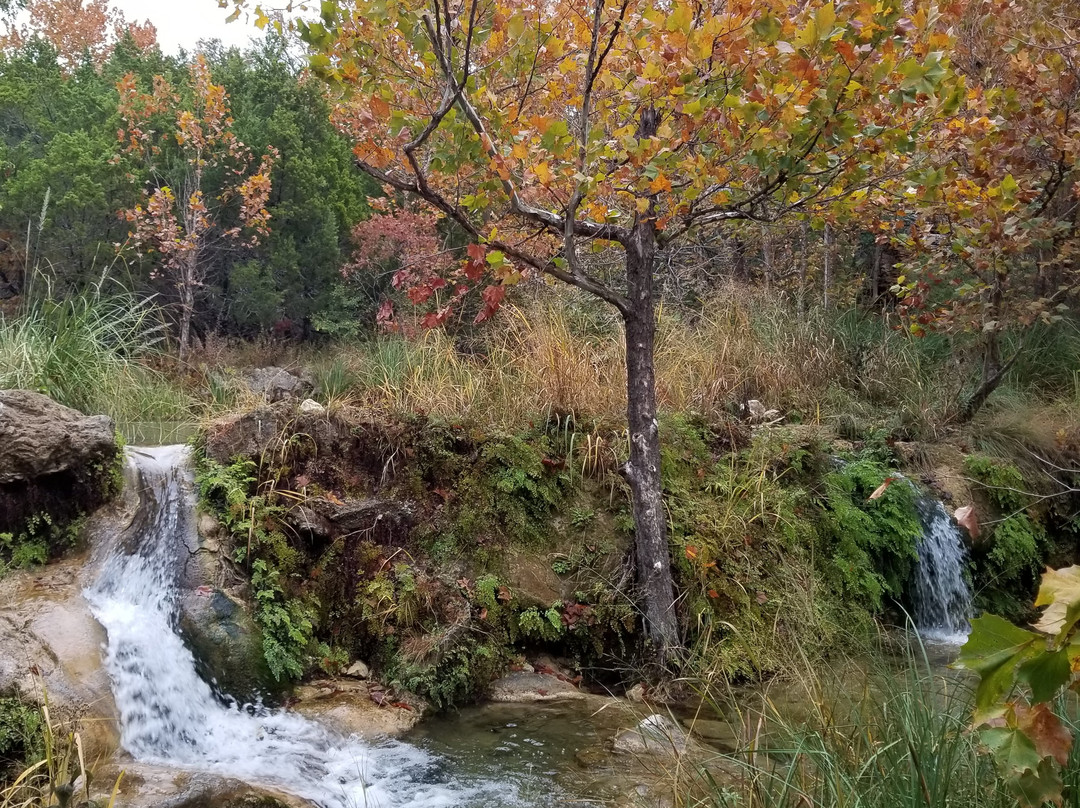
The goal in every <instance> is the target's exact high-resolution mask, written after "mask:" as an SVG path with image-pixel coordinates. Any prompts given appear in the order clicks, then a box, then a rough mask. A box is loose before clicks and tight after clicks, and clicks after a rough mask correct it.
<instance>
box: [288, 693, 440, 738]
mask: <svg viewBox="0 0 1080 808" xmlns="http://www.w3.org/2000/svg"><path fill="white" fill-rule="evenodd" d="M295 695H296V699H297V701H296V704H295V705H294V706H293V709H294V710H295V711H296V712H298V713H300V714H301V715H304V716H307V717H308V718H312V719H315V720H316V721H318V722H319V723H321V724H324V725H325V726H327V727H329V728H330V729H332V730H335V731H336V732H339V733H341V734H342V735H346V736H348V735H357V736H359V737H361V738H363V739H365V740H372V739H375V738H387V737H390V738H396V737H397V736H399V735H403V734H404V733H406V732H408V731H409V730H410V729H412V728H413V727H414V726H416V724H417V722H419V720H420V718H421V717H422V716H423V713H424V708H425V705H424V704H423V703H422V702H420V701H418V700H417V699H415V698H407V699H406V698H402V699H395V700H391V697H389V696H388V695H387V693H386V691H384V690H383V689H382V688H380V687H379V686H378V685H375V684H372V683H369V682H357V681H349V680H345V679H325V680H317V681H314V682H309V683H308V684H304V685H301V686H300V687H298V688H296V691H295Z"/></svg>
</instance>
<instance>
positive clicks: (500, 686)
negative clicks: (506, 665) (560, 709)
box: [487, 671, 586, 704]
mask: <svg viewBox="0 0 1080 808" xmlns="http://www.w3.org/2000/svg"><path fill="white" fill-rule="evenodd" d="M487 696H488V699H489V700H491V701H494V702H502V703H505V704H516V703H522V702H539V701H562V700H565V699H584V698H585V697H586V694H585V693H582V692H581V691H580V690H578V689H577V688H576V687H575V686H574V685H573V684H571V683H570V682H564V681H563V680H562V679H560V678H558V677H557V676H552V675H551V674H547V673H528V672H527V671H513V672H511V673H508V674H507V675H506V676H504V677H502V678H501V679H496V680H495V681H494V682H492V683H491V685H490V686H489V688H488V694H487Z"/></svg>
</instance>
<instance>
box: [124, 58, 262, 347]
mask: <svg viewBox="0 0 1080 808" xmlns="http://www.w3.org/2000/svg"><path fill="white" fill-rule="evenodd" d="M117 89H118V90H119V93H120V105H119V110H120V116H121V119H122V122H123V125H122V126H121V128H120V130H119V132H118V137H119V139H120V149H121V154H122V155H127V156H130V157H134V158H136V159H137V160H138V161H141V162H142V163H144V164H145V165H146V167H147V168H148V170H149V173H150V175H151V177H152V181H151V183H150V185H149V187H147V188H145V189H143V192H142V196H143V200H142V202H141V203H140V204H137V205H136V206H135V207H133V208H131V209H129V210H127V211H124V213H123V216H124V218H125V219H126V220H127V221H128V222H130V223H131V224H132V225H133V229H132V232H131V239H132V241H133V242H134V243H135V245H137V246H140V247H143V248H145V249H147V250H148V251H149V252H151V253H154V254H156V256H157V258H158V262H157V266H156V272H158V273H164V274H166V275H168V276H169V277H170V279H171V281H172V282H173V284H174V285H175V287H176V290H177V292H178V295H179V309H180V359H181V360H183V359H186V358H187V354H188V351H189V349H190V347H191V322H192V318H193V316H194V313H195V295H196V292H197V290H198V289H200V288H201V287H202V286H203V284H204V282H205V280H206V277H207V274H208V272H209V270H210V267H209V264H208V262H207V261H206V253H207V251H208V250H209V249H210V248H211V247H212V246H220V245H221V244H222V243H223V242H229V243H232V244H234V245H247V246H253V245H255V244H256V243H257V242H258V240H259V238H260V237H262V236H264V235H265V234H266V233H267V232H268V231H269V226H268V222H269V217H270V215H269V213H268V211H267V209H266V204H267V200H268V198H269V195H270V189H271V184H270V172H271V169H272V167H273V163H274V160H275V159H276V158H277V152H276V150H275V149H273V147H270V148H268V149H267V151H266V153H265V154H264V155H263V157H262V158H261V160H260V161H259V163H258V165H257V166H255V167H254V169H253V168H252V166H253V164H254V158H253V156H252V153H251V150H250V149H248V147H247V146H245V145H244V144H243V143H242V142H241V141H240V140H239V139H238V138H237V137H236V135H235V134H234V132H233V128H232V127H233V119H232V116H231V115H230V113H229V99H228V95H227V94H226V92H225V88H224V87H222V86H221V85H219V84H214V83H213V82H212V81H211V79H210V69H209V67H208V66H207V63H206V60H205V58H203V57H202V56H198V57H196V59H195V61H194V62H192V64H191V94H192V98H191V100H190V102H189V103H183V102H182V101H181V98H180V96H179V95H177V94H176V93H175V92H174V91H173V88H172V87H171V86H170V85H169V83H168V82H167V81H165V79H164V78H162V77H161V76H157V77H155V79H154V87H153V91H152V92H150V93H143V92H141V91H140V90H139V89H138V85H137V82H136V79H135V76H134V75H133V74H131V73H129V74H127V75H126V76H124V78H123V79H121V81H120V82H119V84H118V85H117ZM170 157H171V158H172V159H171V160H167V159H166V158H170Z"/></svg>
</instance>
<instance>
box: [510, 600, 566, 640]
mask: <svg viewBox="0 0 1080 808" xmlns="http://www.w3.org/2000/svg"><path fill="white" fill-rule="evenodd" d="M517 620H518V628H519V629H520V631H521V635H522V636H523V637H526V638H528V639H531V640H543V641H546V642H555V641H556V640H558V639H559V638H560V637H562V636H563V635H564V634H565V633H566V626H565V625H564V624H563V620H562V612H561V611H560V610H559V609H557V608H555V607H554V606H552V607H551V608H550V609H545V610H543V611H541V610H540V609H538V608H536V607H535V606H533V607H530V608H528V609H525V610H524V611H523V612H521V613H520V614H519V615H518V618H517Z"/></svg>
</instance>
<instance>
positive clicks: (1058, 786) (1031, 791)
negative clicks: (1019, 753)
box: [1008, 758, 1064, 808]
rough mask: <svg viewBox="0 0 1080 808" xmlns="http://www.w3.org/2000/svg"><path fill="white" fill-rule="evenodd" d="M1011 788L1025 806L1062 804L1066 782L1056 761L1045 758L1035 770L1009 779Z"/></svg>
mask: <svg viewBox="0 0 1080 808" xmlns="http://www.w3.org/2000/svg"><path fill="white" fill-rule="evenodd" d="M1008 785H1009V790H1010V791H1012V793H1013V796H1015V797H1016V799H1017V800H1019V802H1020V804H1021V805H1022V806H1024V808H1039V806H1042V805H1045V804H1046V803H1048V802H1049V803H1054V804H1056V805H1060V804H1061V791H1062V788H1063V786H1064V784H1063V783H1062V782H1061V775H1060V774H1059V773H1058V770H1057V767H1056V766H1054V761H1053V760H1051V759H1050V758H1043V759H1042V760H1041V761H1039V767H1038V768H1037V769H1036V770H1035V771H1026V772H1024V773H1023V774H1022V775H1020V776H1019V777H1017V778H1013V779H1010V780H1008Z"/></svg>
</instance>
